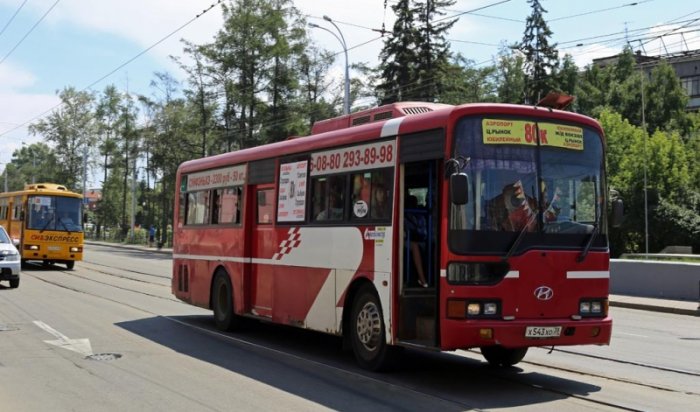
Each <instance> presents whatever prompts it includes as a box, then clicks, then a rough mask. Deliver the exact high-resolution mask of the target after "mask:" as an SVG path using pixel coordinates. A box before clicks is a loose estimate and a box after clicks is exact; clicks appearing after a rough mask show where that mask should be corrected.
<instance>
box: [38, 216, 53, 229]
mask: <svg viewBox="0 0 700 412" xmlns="http://www.w3.org/2000/svg"><path fill="white" fill-rule="evenodd" d="M53 218H54V217H53V216H51V218H49V221H48V222H46V224H45V225H44V227H42V228H41V230H40V231H39V233H42V232H43V231H44V230H46V228H47V227H49V225H50V224H51V222H53Z"/></svg>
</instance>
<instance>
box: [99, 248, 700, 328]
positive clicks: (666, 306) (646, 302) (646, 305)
mask: <svg viewBox="0 0 700 412" xmlns="http://www.w3.org/2000/svg"><path fill="white" fill-rule="evenodd" d="M85 244H86V245H93V244H94V245H102V246H114V247H121V248H125V249H132V250H141V251H143V252H150V253H162V254H166V255H172V253H173V249H172V248H162V249H158V248H155V247H152V248H149V247H148V246H146V245H127V244H124V243H111V242H102V241H96V240H85ZM610 306H614V307H620V308H629V309H639V310H647V311H652V312H664V313H675V314H679V315H690V316H700V302H691V301H683V300H671V299H657V298H645V297H639V296H622V295H610Z"/></svg>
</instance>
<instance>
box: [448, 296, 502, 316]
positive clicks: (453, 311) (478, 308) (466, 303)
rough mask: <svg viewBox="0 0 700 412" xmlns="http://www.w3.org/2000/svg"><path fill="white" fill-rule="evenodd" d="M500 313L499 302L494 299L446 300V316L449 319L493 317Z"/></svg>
mask: <svg viewBox="0 0 700 412" xmlns="http://www.w3.org/2000/svg"><path fill="white" fill-rule="evenodd" d="M500 313H501V304H500V302H499V301H496V300H479V301H474V300H466V299H448V300H447V317H448V318H450V319H465V318H480V317H484V318H493V317H496V316H498V315H500Z"/></svg>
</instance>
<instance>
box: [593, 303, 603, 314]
mask: <svg viewBox="0 0 700 412" xmlns="http://www.w3.org/2000/svg"><path fill="white" fill-rule="evenodd" d="M601 310H602V305H601V304H600V301H597V300H594V301H593V302H591V312H592V313H600V312H601Z"/></svg>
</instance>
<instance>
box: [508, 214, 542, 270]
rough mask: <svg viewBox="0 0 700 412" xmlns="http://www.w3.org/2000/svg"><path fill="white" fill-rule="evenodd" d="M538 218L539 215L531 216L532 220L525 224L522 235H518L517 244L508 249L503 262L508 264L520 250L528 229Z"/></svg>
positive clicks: (521, 231) (514, 243)
mask: <svg viewBox="0 0 700 412" xmlns="http://www.w3.org/2000/svg"><path fill="white" fill-rule="evenodd" d="M536 217H537V213H533V214H532V216H530V219H528V221H527V223H525V226H523V228H522V229H521V230H520V233H518V237H517V238H516V239H515V242H513V244H512V245H511V246H510V249H508V253H506V255H505V256H503V261H504V262H508V259H510V257H511V256H512V255H513V253H515V250H516V249H517V248H518V246H519V245H520V242H522V240H523V238H524V237H525V232H527V228H528V227H530V225H531V224H532V222H534V221H535V218H536Z"/></svg>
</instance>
